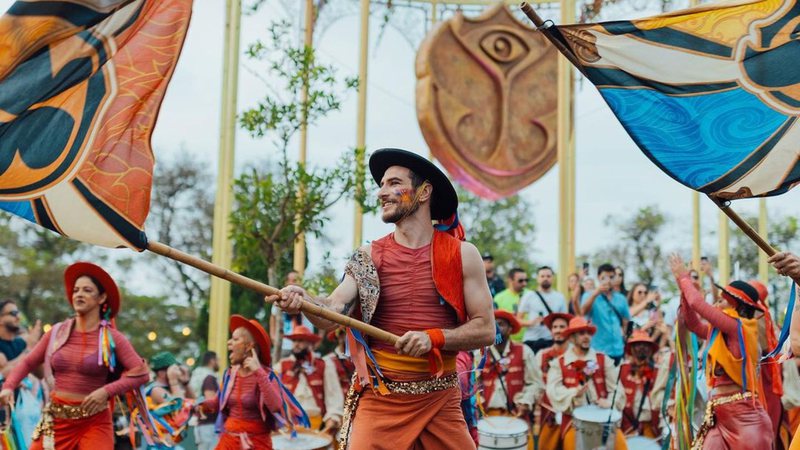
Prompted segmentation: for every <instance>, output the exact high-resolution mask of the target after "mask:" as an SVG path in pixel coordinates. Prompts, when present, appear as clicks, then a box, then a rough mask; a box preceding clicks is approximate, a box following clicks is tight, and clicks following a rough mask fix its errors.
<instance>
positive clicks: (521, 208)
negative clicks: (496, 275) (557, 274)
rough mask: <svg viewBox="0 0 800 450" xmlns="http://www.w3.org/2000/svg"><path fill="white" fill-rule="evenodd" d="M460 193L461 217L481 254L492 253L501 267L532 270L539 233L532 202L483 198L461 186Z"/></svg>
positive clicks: (520, 198)
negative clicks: (536, 237)
mask: <svg viewBox="0 0 800 450" xmlns="http://www.w3.org/2000/svg"><path fill="white" fill-rule="evenodd" d="M456 191H457V192H458V216H459V220H460V221H461V223H462V224H463V225H464V228H465V230H466V233H467V240H468V241H470V242H472V243H473V244H475V246H477V247H478V250H480V251H481V253H486V252H488V253H491V254H492V256H493V257H494V261H495V264H496V265H497V266H498V267H501V268H503V269H505V270H507V269H509V268H511V267H522V268H524V269H526V270H529V269H530V268H531V266H532V261H531V258H532V252H531V249H532V247H533V241H534V237H535V232H536V226H535V224H534V221H533V206H532V205H531V204H530V202H528V201H527V200H525V199H524V198H522V197H520V196H519V195H512V196H510V197H507V198H504V199H502V200H496V201H495V200H486V199H483V198H480V197H478V196H476V195H474V194H472V193H471V192H469V191H467V190H466V189H462V188H461V187H457V188H456Z"/></svg>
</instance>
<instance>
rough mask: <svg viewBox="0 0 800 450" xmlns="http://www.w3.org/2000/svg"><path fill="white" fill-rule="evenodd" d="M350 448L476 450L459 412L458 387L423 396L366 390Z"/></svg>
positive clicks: (359, 402)
mask: <svg viewBox="0 0 800 450" xmlns="http://www.w3.org/2000/svg"><path fill="white" fill-rule="evenodd" d="M349 445H350V447H349V448H351V449H358V450H410V449H426V450H427V449H433V450H444V449H452V450H465V449H474V448H475V442H473V440H472V437H470V435H469V431H467V423H466V422H465V421H464V413H463V412H461V391H460V389H459V388H458V387H455V388H451V389H445V390H442V391H437V392H432V393H430V394H422V395H411V394H407V395H406V394H389V395H380V394H375V393H374V392H373V391H372V389H365V390H364V392H363V393H362V394H361V399H360V400H359V401H358V408H357V409H356V412H355V417H354V418H353V425H352V429H351V432H350V440H349Z"/></svg>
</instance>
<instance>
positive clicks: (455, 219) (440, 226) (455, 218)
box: [433, 211, 459, 232]
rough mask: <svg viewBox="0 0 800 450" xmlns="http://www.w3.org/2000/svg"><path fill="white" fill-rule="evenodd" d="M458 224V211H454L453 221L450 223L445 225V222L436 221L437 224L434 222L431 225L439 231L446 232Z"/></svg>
mask: <svg viewBox="0 0 800 450" xmlns="http://www.w3.org/2000/svg"><path fill="white" fill-rule="evenodd" d="M458 224H459V221H458V211H456V212H454V213H453V223H452V224H450V225H446V224H443V223H437V224H434V225H433V227H434V228H436V229H437V230H439V231H444V232H448V231H450V230H453V229H455V228H458Z"/></svg>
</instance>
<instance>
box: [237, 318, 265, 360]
mask: <svg viewBox="0 0 800 450" xmlns="http://www.w3.org/2000/svg"><path fill="white" fill-rule="evenodd" d="M237 328H244V329H245V330H247V331H248V332H249V333H250V336H253V341H254V342H255V344H256V345H257V346H258V359H259V360H260V361H261V365H262V366H271V365H272V354H271V353H270V352H271V351H272V344H271V341H270V339H269V335H268V334H267V331H266V330H265V329H264V327H262V326H261V324H260V323H258V321H256V320H248V319H246V318H245V317H243V316H240V315H238V314H234V315H232V316H231V321H230V330H231V333H233V332H234V331H235V330H236V329H237Z"/></svg>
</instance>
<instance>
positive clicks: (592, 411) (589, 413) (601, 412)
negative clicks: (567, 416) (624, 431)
mask: <svg viewBox="0 0 800 450" xmlns="http://www.w3.org/2000/svg"><path fill="white" fill-rule="evenodd" d="M609 414H610V415H611V420H610V422H611V423H616V422H619V420H620V419H622V413H621V412H619V411H617V410H616V409H607V408H601V407H599V406H595V405H588V406H581V407H579V408H575V410H574V411H572V417H574V418H575V419H577V420H582V421H584V422H592V423H606V422H609V420H608V418H609Z"/></svg>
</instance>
